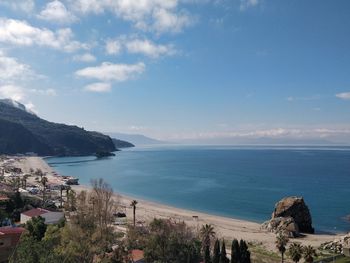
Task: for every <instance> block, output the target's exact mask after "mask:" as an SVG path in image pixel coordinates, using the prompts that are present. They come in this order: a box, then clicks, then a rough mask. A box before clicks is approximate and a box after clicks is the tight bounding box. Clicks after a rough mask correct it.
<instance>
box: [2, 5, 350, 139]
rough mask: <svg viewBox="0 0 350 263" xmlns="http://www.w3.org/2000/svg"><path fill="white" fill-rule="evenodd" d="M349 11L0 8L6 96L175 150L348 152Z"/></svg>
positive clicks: (43, 113)
mask: <svg viewBox="0 0 350 263" xmlns="http://www.w3.org/2000/svg"><path fill="white" fill-rule="evenodd" d="M349 13H350V1H348V0H338V1H331V0H308V1H305V0H293V1H291V0H288V1H287V0H60V1H58V0H54V1H40V0H21V1H19V0H18V1H16V0H0V97H2V98H12V99H14V100H17V101H19V102H22V103H23V104H25V105H26V106H27V107H28V108H29V109H31V110H32V111H33V112H35V113H36V114H37V115H38V116H40V117H42V118H44V119H47V120H50V121H54V122H60V123H67V124H75V125H78V126H80V127H84V128H85V129H89V130H97V131H101V132H123V133H137V134H144V135H147V136H151V137H154V138H158V139H162V140H167V141H196V140H198V141H201V142H209V141H215V140H220V141H222V142H229V141H230V142H234V141H235V140H241V139H259V138H276V139H279V140H283V139H285V140H289V139H300V140H330V141H334V142H339V143H348V144H350V16H349Z"/></svg>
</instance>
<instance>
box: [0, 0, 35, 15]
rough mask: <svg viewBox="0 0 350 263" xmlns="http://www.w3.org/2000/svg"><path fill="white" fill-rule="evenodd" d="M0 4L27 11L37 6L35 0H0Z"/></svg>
mask: <svg viewBox="0 0 350 263" xmlns="http://www.w3.org/2000/svg"><path fill="white" fill-rule="evenodd" d="M0 5H4V6H8V7H10V8H12V9H13V10H19V11H23V12H27V13H30V12H32V11H33V9H34V7H35V3H34V0H20V1H19V0H0Z"/></svg>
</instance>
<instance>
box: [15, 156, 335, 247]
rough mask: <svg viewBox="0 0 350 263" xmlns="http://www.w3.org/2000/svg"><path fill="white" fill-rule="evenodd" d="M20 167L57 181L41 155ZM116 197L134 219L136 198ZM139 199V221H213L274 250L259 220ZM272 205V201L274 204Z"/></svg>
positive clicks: (314, 241) (308, 238)
mask: <svg viewBox="0 0 350 263" xmlns="http://www.w3.org/2000/svg"><path fill="white" fill-rule="evenodd" d="M17 166H18V167H20V168H22V170H23V172H29V170H30V169H31V168H32V169H34V170H35V169H37V168H38V169H41V170H42V171H43V172H45V173H46V176H47V178H48V180H49V182H50V181H53V182H54V181H55V180H57V175H56V172H55V171H54V170H53V169H52V168H51V167H50V166H49V165H48V164H47V163H46V162H45V161H44V159H42V158H40V157H25V158H21V159H20V160H19V161H17ZM73 189H74V190H75V191H77V192H79V191H82V190H89V186H85V185H79V186H73ZM115 198H117V199H118V200H119V201H120V204H121V210H122V211H125V212H126V214H127V217H128V218H129V219H130V220H131V219H132V208H131V207H130V201H131V200H133V198H132V197H129V196H125V195H119V194H118V193H115ZM137 201H138V205H137V210H136V217H137V221H140V222H143V223H147V222H149V221H150V220H152V219H154V218H172V219H174V220H179V221H184V222H186V224H188V225H191V226H193V227H194V228H200V227H201V226H202V225H203V224H211V225H213V226H214V227H215V231H216V233H217V236H218V237H220V238H225V239H227V240H232V239H233V238H237V239H244V240H247V241H249V242H252V243H254V244H258V245H262V246H264V247H265V248H266V249H268V250H275V234H273V233H270V232H266V231H264V230H261V229H260V224H258V223H255V222H250V221H246V220H238V219H234V218H228V217H221V216H216V215H210V214H206V213H200V212H196V211H191V210H185V209H180V208H176V207H171V206H167V205H163V204H159V203H155V202H150V201H146V200H140V199H137ZM273 205H274V204H271V207H273ZM339 236H340V235H328V234H315V235H305V236H304V237H302V238H296V239H292V240H291V241H296V242H300V243H302V244H304V245H312V246H314V247H319V246H320V245H321V244H322V243H325V242H328V241H333V240H334V239H337V238H338V237H339Z"/></svg>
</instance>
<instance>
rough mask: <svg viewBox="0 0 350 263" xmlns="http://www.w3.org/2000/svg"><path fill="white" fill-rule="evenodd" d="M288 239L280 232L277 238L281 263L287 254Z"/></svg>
mask: <svg viewBox="0 0 350 263" xmlns="http://www.w3.org/2000/svg"><path fill="white" fill-rule="evenodd" d="M288 241H289V240H288V237H287V236H286V235H285V234H284V233H282V232H280V233H278V234H277V236H276V248H277V249H278V251H279V252H280V253H281V260H282V261H281V262H282V263H283V262H284V253H285V252H286V245H287V243H288Z"/></svg>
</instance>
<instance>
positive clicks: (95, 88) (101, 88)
mask: <svg viewBox="0 0 350 263" xmlns="http://www.w3.org/2000/svg"><path fill="white" fill-rule="evenodd" d="M111 89H112V86H111V84H110V83H104V82H97V83H92V84H89V85H87V86H85V87H84V90H86V91H90V92H110V91H111Z"/></svg>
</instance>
